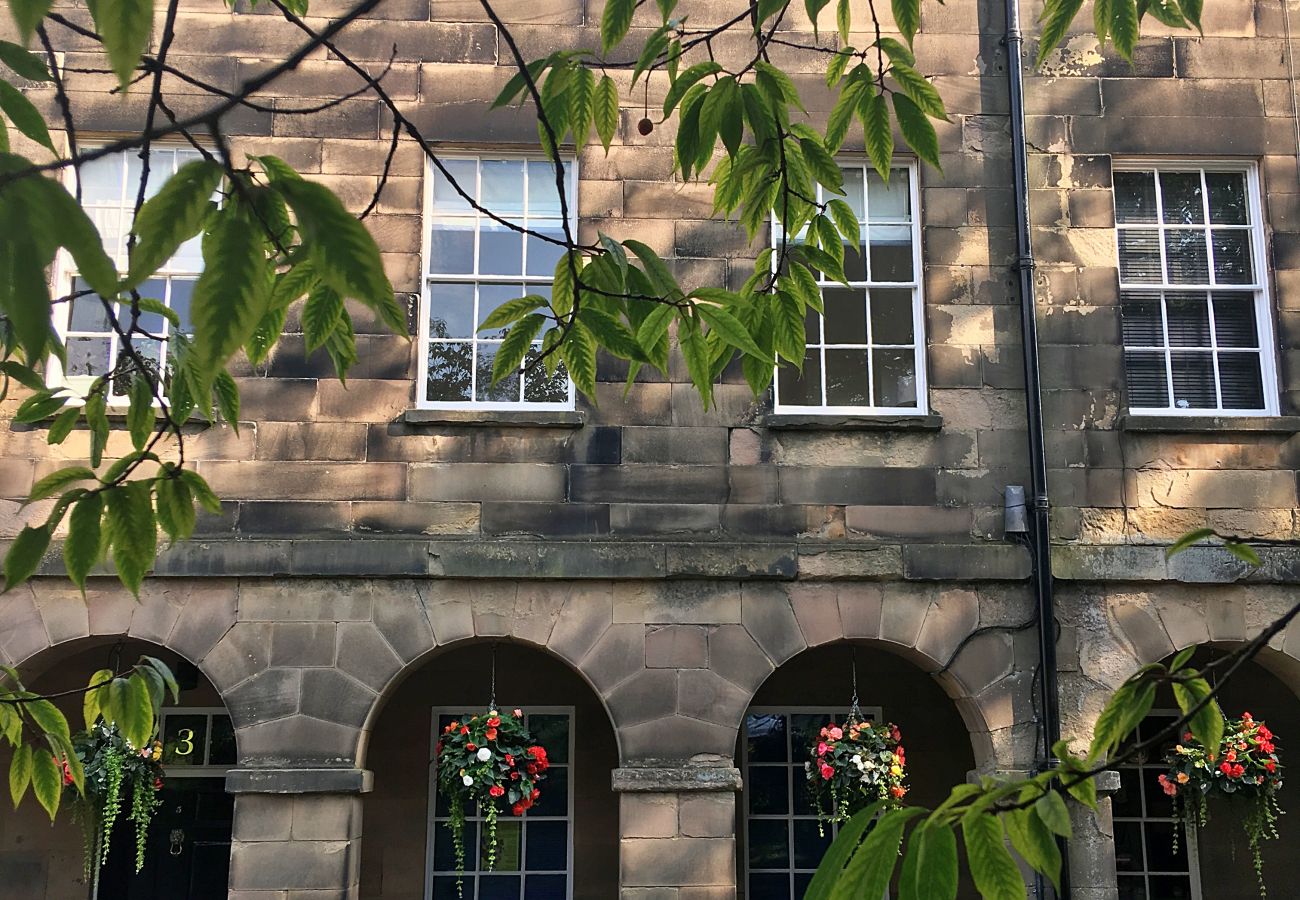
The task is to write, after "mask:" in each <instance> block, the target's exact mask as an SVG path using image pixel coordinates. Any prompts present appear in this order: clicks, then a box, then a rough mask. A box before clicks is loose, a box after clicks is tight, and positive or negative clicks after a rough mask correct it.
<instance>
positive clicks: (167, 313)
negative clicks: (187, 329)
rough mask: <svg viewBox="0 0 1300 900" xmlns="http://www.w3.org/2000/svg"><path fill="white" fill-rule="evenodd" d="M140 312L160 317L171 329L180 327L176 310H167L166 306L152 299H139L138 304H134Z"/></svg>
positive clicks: (179, 319)
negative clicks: (168, 323)
mask: <svg viewBox="0 0 1300 900" xmlns="http://www.w3.org/2000/svg"><path fill="white" fill-rule="evenodd" d="M136 306H138V307H139V308H140V312H145V313H153V314H154V315H155V316H162V317H163V318H164V319H166V320H167V321H168V322H170V323H171V326H172V328H173V329H179V328H180V327H181V317H180V316H178V315H177V314H176V310H174V309H168V308H167V306H166V305H165V304H164V303H163V302H162V301H161V300H158V299H156V298H154V297H141V298H140V302H139V303H137V304H136Z"/></svg>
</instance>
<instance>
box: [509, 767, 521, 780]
mask: <svg viewBox="0 0 1300 900" xmlns="http://www.w3.org/2000/svg"><path fill="white" fill-rule="evenodd" d="M510 780H511V781H518V780H519V770H518V769H515V770H514V771H513V772H511V773H510Z"/></svg>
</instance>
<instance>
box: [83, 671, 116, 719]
mask: <svg viewBox="0 0 1300 900" xmlns="http://www.w3.org/2000/svg"><path fill="white" fill-rule="evenodd" d="M112 681H113V670H112V669H100V670H99V671H97V672H96V673H95V674H93V675H91V676H90V680H89V681H87V682H86V687H87V688H90V690H87V691H86V693H84V694H82V696H81V714H82V717H83V718H84V719H85V721H86V729H87V730H90V729H91V728H93V727H94V725H95V720H96V719H98V718H99V708H100V704H101V703H104V702H106V701H107V699H108V685H109V684H111V683H112Z"/></svg>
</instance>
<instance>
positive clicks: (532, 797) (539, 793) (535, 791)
mask: <svg viewBox="0 0 1300 900" xmlns="http://www.w3.org/2000/svg"><path fill="white" fill-rule="evenodd" d="M540 796H542V792H541V791H539V790H538V789H537V788H533V793H532V795H531V796H530V797H529V799H530V800H536V799H537V798H538V797H540Z"/></svg>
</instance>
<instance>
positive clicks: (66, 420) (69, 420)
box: [45, 406, 81, 446]
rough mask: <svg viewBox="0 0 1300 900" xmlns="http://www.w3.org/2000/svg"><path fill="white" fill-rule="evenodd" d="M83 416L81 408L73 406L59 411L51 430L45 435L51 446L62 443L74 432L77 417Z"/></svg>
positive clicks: (51, 424)
mask: <svg viewBox="0 0 1300 900" xmlns="http://www.w3.org/2000/svg"><path fill="white" fill-rule="evenodd" d="M79 418H81V410H80V409H78V408H77V407H75V406H71V407H69V408H67V409H65V410H64V411H63V412H61V413H59V414H58V415H57V416H56V417H55V418H54V421H53V422H51V423H50V430H49V431H48V432H47V433H46V435H45V442H46V443H47V444H49V445H51V446H53V445H54V444H61V443H63V441H64V440H65V439H66V438H67V436H68V435H69V434H71V433H72V429H73V427H74V426H75V425H76V424H77V419H79Z"/></svg>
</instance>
